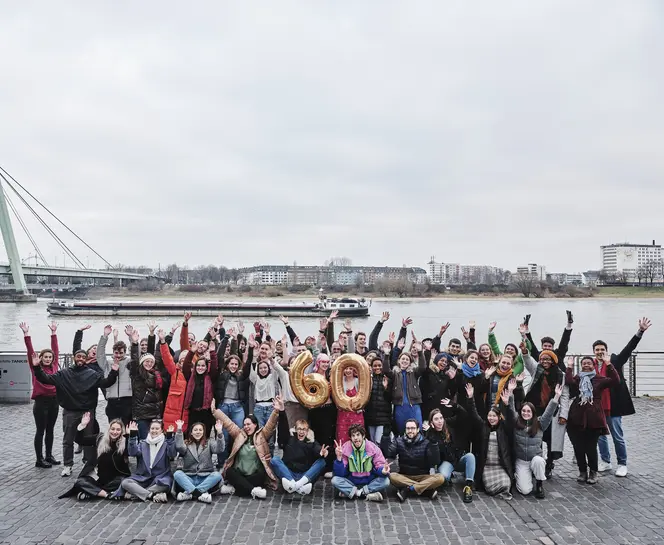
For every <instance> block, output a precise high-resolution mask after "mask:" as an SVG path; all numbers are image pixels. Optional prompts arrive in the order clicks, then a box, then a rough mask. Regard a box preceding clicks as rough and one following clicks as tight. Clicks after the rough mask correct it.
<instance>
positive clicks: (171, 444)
mask: <svg viewBox="0 0 664 545" xmlns="http://www.w3.org/2000/svg"><path fill="white" fill-rule="evenodd" d="M127 450H128V452H129V456H135V457H136V471H135V472H134V473H132V475H131V477H130V478H131V479H133V480H135V481H136V482H137V483H138V484H140V485H141V486H142V487H143V488H148V487H149V486H152V485H153V484H159V485H164V486H168V487H169V488H170V487H171V486H173V473H172V472H171V461H170V458H175V455H176V454H177V451H176V449H175V438H174V437H173V434H172V433H168V434H166V440H165V441H164V443H163V444H162V445H161V448H160V449H159V451H158V452H157V456H156V457H155V459H154V463H153V464H152V468H150V445H148V444H147V443H146V442H145V441H141V442H140V443H139V441H138V435H133V434H132V435H131V436H130V437H129V445H128V448H127ZM120 495H124V493H123V492H122V489H121V488H118V489H117V490H116V491H115V493H114V494H113V496H120Z"/></svg>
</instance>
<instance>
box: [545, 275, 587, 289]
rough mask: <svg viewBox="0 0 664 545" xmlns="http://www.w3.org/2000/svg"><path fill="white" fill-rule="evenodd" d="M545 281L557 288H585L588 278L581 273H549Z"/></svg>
mask: <svg viewBox="0 0 664 545" xmlns="http://www.w3.org/2000/svg"><path fill="white" fill-rule="evenodd" d="M547 280H548V281H550V282H556V283H557V284H558V285H559V286H587V285H588V284H589V282H588V278H586V275H585V274H583V273H581V272H580V273H550V274H548V275H547Z"/></svg>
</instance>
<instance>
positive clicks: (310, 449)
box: [281, 430, 321, 473]
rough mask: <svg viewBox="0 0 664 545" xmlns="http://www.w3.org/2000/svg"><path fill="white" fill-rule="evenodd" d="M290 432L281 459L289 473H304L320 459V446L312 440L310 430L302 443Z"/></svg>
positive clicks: (293, 432)
mask: <svg viewBox="0 0 664 545" xmlns="http://www.w3.org/2000/svg"><path fill="white" fill-rule="evenodd" d="M290 431H291V436H290V437H289V438H288V443H286V446H285V447H284V454H283V456H282V458H281V459H282V461H283V462H284V464H286V467H287V468H288V469H290V470H291V471H294V472H295V473H305V472H306V471H308V470H309V468H311V466H312V465H313V464H314V462H315V461H316V460H318V458H320V448H321V447H320V444H318V441H316V440H315V439H314V434H313V432H312V431H311V430H309V433H308V434H307V437H305V439H304V441H300V440H299V439H298V438H297V435H296V434H295V433H296V432H295V431H294V430H290Z"/></svg>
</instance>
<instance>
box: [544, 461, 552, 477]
mask: <svg viewBox="0 0 664 545" xmlns="http://www.w3.org/2000/svg"><path fill="white" fill-rule="evenodd" d="M554 467H555V466H554V465H553V462H547V463H546V468H545V469H544V476H545V477H546V478H547V479H550V478H551V475H553V468H554Z"/></svg>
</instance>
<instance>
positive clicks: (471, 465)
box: [438, 452, 475, 481]
mask: <svg viewBox="0 0 664 545" xmlns="http://www.w3.org/2000/svg"><path fill="white" fill-rule="evenodd" d="M461 468H464V471H465V472H466V480H467V481H474V480H475V455H474V454H473V453H471V452H467V453H466V454H464V455H463V456H462V457H461V459H460V460H459V462H458V463H457V465H456V466H453V465H452V464H451V463H449V462H443V463H442V464H440V465H439V466H438V473H440V474H441V475H442V476H443V477H445V480H446V481H449V480H450V477H452V472H453V471H454V470H455V469H456V470H457V471H461Z"/></svg>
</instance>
